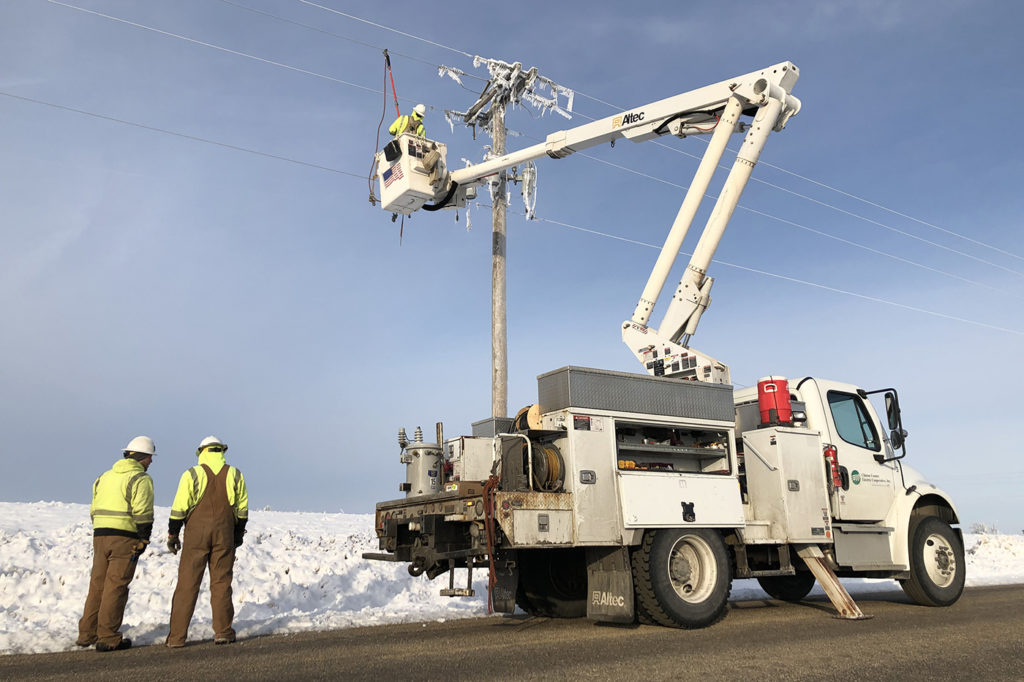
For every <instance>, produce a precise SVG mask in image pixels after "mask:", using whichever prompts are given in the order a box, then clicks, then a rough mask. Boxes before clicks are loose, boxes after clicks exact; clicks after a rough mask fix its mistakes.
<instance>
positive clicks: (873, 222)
mask: <svg viewBox="0 0 1024 682" xmlns="http://www.w3.org/2000/svg"><path fill="white" fill-rule="evenodd" d="M654 144H655V145H657V146H659V147H663V148H665V149H671V150H672V151H674V152H676V153H677V154H682V155H684V156H689V157H690V158H693V159H697V160H700V158H701V157H699V156H697V155H696V154H692V153H690V152H687V151H683V150H682V149H676V148H675V147H670V146H669V145H667V144H665V143H663V142H655V143H654ZM719 167H720V168H724V167H725V166H719ZM774 167H775V166H773V168H774ZM751 180H752V181H754V182H757V183H760V184H762V185H765V186H767V187H771V188H772V189H777V190H779V191H781V192H785V193H786V194H792V195H793V196H795V197H798V198H800V199H803V200H804V201H809V202H811V203H812V204H818V205H819V206H824V207H825V208H830V209H832V210H833V211H836V212H838V213H843V214H845V215H848V216H850V217H851V218H856V219H858V220H863V221H864V222H866V223H870V224H871V225H876V226H878V227H881V228H882V229H885V230H889V231H890V232H895V233H896V234H900V235H903V236H904V237H908V238H910V239H914V240H917V241H919V242H923V243H925V244H928V245H929V246H934V247H936V248H938V249H942V250H944V251H949V252H950V253H954V254H956V255H958V256H963V257H964V258H969V259H970V260H974V261H978V262H979V263H983V264H985V265H988V266H990V267H993V268H998V269H1000V270H1005V271H1006V272H1009V273H1012V274H1014V275H1020V276H1022V277H1024V272H1021V271H1020V270H1014V269H1013V268H1008V267H1006V266H1005V265H1000V264H998V263H993V262H992V261H988V260H985V259H984V258H979V257H977V256H974V255H971V254H969V253H966V252H964V251H960V250H958V249H954V248H952V247H950V246H946V245H944V244H939V243H938V242H933V241H931V240H930V239H925V238H924V237H919V236H917V235H915V234H912V233H910V232H907V231H905V230H901V229H899V228H897V227H893V226H891V225H886V224H885V223H882V222H879V221H877V220H873V219H871V218H868V217H867V216H862V215H860V214H859V213H854V212H853V211H848V210H846V209H845V208H840V207H838V206H834V205H832V204H829V203H827V202H824V201H821V200H819V199H815V198H814V197H810V196H807V195H806V194H801V193H800V192H796V191H794V190H791V189H787V188H786V187H782V186H781V185H776V184H774V183H771V182H768V181H767V180H762V179H760V178H755V177H751ZM919 222H920V221H919ZM953 234H956V233H953ZM957 236H961V235H957ZM965 239H966V237H965ZM993 248H994V247H993ZM996 250H998V249H996Z"/></svg>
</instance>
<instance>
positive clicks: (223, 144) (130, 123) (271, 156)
mask: <svg viewBox="0 0 1024 682" xmlns="http://www.w3.org/2000/svg"><path fill="white" fill-rule="evenodd" d="M0 95H3V96H4V97H11V98H13V99H20V100H22V101H24V102H32V103H33V104H41V105H43V106H47V107H52V108H54V109H63V110H64V111H71V112H74V113H76V114H82V115H84V116H91V117H93V118H98V119H102V120H104V121H112V122H114V123H121V124H123V125H127V126H132V127H135V128H142V129H143V130H151V131H153V132H156V133H164V134H165V135H174V136H175V137H181V138H185V139H186V140H192V141H194V142H204V143H206V144H212V145H217V146H218V147H224V148H226V149H233V150H235V151H238V152H245V153H247V154H255V155H257V156H263V157H266V158H268V159H276V160H278V161H287V162H288V163H294V164H298V165H300V166H307V167H309V168H316V169H317V170H322V171H328V172H330V173H338V174H339V175H351V176H352V177H354V178H359V179H360V180H362V179H363V176H362V175H359V174H358V173H350V172H348V171H343V170H339V169H337V168H331V167H330V166H322V165H320V164H316V163H310V162H308V161H300V160H298V159H292V158H289V157H287V156H281V155H279V154H270V153H268V152H261V151H259V150H257V149H249V148H248V147H242V146H239V145H236V144H229V143H227V142H219V141H217V140H211V139H209V138H206V137H199V136H197V135H190V134H188V133H179V132H177V131H174V130H167V129H166V128H157V127H156V126H151V125H146V124H144V123H136V122H134V121H128V120H125V119H123V118H116V117H114V116H107V115H105V114H97V113H95V112H92V111H86V110H85V109H77V108H75V107H70V106H67V105H64V104H56V103H54V102H46V101H44V100H41V99H35V98H33V97H25V96H23V95H15V94H14V93H12V92H4V91H0Z"/></svg>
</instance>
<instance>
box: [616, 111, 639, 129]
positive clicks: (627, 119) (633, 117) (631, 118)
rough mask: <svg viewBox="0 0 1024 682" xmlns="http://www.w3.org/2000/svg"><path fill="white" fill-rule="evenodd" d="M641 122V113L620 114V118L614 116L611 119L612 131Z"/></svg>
mask: <svg viewBox="0 0 1024 682" xmlns="http://www.w3.org/2000/svg"><path fill="white" fill-rule="evenodd" d="M642 120H644V112H642V111H638V112H635V113H629V114H622V115H621V116H616V117H615V118H613V119H612V129H615V128H621V127H622V126H628V125H632V124H633V123H639V122H640V121H642Z"/></svg>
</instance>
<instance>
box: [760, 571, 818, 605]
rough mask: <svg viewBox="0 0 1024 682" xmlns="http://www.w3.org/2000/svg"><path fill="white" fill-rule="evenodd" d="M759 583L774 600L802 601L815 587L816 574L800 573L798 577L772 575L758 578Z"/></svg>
mask: <svg viewBox="0 0 1024 682" xmlns="http://www.w3.org/2000/svg"><path fill="white" fill-rule="evenodd" d="M757 582H758V584H759V585H761V589H762V590H764V591H765V592H767V593H768V596H770V597H772V598H773V599H781V600H782V601H800V600H801V599H803V598H804V597H806V596H807V593H808V592H810V591H811V588H812V587H814V574H813V573H810V572H807V571H800V572H798V573H797V574H796V575H771V576H764V577H761V578H758V579H757Z"/></svg>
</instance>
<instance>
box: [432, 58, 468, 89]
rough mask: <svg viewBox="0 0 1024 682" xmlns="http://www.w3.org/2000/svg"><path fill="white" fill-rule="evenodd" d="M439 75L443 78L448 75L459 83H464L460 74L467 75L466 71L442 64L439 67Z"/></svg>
mask: <svg viewBox="0 0 1024 682" xmlns="http://www.w3.org/2000/svg"><path fill="white" fill-rule="evenodd" d="M437 75H438V76H439V77H441V78H444V77H445V76H448V77H449V78H451V79H452V80H453V81H455V82H456V83H458V84H459V85H462V78H460V76H465V75H466V72H465V71H461V70H459V69H456V68H453V67H451V66H444V65H443V64H442V65H441V66H439V67H437ZM463 87H465V86H463Z"/></svg>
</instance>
